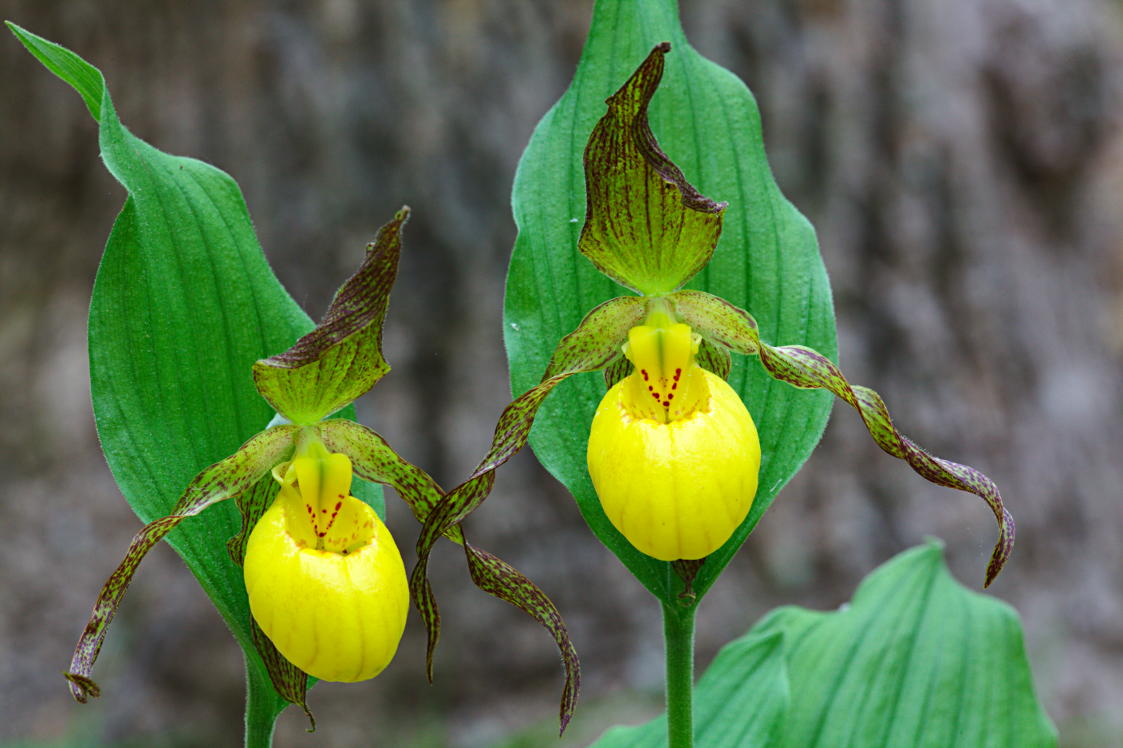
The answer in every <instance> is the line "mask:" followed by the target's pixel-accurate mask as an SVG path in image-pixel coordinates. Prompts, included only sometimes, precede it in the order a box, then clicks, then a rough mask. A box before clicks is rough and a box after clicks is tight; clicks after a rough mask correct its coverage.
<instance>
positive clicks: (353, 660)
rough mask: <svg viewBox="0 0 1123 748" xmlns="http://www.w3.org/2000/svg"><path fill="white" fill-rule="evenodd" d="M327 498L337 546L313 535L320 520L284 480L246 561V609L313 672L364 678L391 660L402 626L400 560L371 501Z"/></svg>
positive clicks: (405, 598) (405, 602) (404, 602)
mask: <svg viewBox="0 0 1123 748" xmlns="http://www.w3.org/2000/svg"><path fill="white" fill-rule="evenodd" d="M301 478H302V480H303V476H301ZM348 483H349V481H348ZM349 488H350V486H349V485H348V486H347V487H346V488H345V489H344V490H347V489H349ZM336 503H338V504H339V507H338V510H336V509H335V504H336ZM326 508H327V509H328V513H327V514H326V515H324V516H330V514H331V513H332V512H333V511H334V512H336V514H335V517H334V521H333V522H332V530H333V532H332V533H331V535H332V536H334V537H336V538H337V539H338V540H337V541H336V542H335V543H332V544H331V545H334V546H335V547H338V548H340V550H328V549H320V550H317V548H316V547H315V544H314V542H312V543H310V542H309V541H310V540H314V539H315V536H316V535H317V534H318V532H315V531H314V530H313V529H312V528H313V527H324V526H326V520H323V519H320V521H319V523H317V524H316V525H312V523H311V521H310V518H309V516H308V514H309V505H308V504H306V503H305V502H304V501H302V500H301V498H300V495H299V492H296V491H292V492H288V491H285V490H282V492H281V494H280V495H278V497H277V499H276V500H275V501H274V502H273V505H272V506H271V507H270V508H269V510H268V511H266V513H265V515H264V516H263V517H262V518H261V520H260V521H259V522H258V523H257V525H256V527H255V528H254V530H253V532H252V533H251V535H250V539H249V542H248V544H247V547H246V557H245V569H244V571H245V581H246V590H247V591H248V593H249V601H250V611H251V612H252V613H253V617H254V619H255V620H256V621H257V623H258V625H259V626H261V630H262V631H264V632H265V635H266V636H268V637H269V639H270V640H271V641H272V642H273V644H274V645H275V646H276V647H277V650H278V651H279V652H280V653H281V654H282V655H284V656H285V658H286V659H288V660H289V661H290V662H292V663H293V664H294V665H296V666H297V667H299V668H300V669H301V670H303V671H305V672H306V673H308V674H309V675H312V676H315V677H316V678H319V679H320V680H328V681H345V682H354V681H361V680H366V679H368V678H373V677H374V676H376V675H378V673H380V672H381V671H382V670H383V669H384V668H385V667H386V666H387V665H388V664H390V661H391V660H392V659H393V657H394V654H395V652H397V649H398V643H399V641H400V640H401V637H402V632H403V631H404V630H405V621H406V613H407V610H408V606H409V592H408V587H407V583H406V574H405V567H404V565H403V564H402V557H401V554H400V553H399V552H398V548H397V546H396V545H395V544H394V539H393V538H392V537H391V536H390V531H389V530H388V529H387V528H386V526H385V525H384V524H383V523H382V520H380V519H379V518H378V515H376V514H375V513H374V510H372V509H371V508H370V507H369V506H367V505H366V504H364V503H363V502H361V501H359V500H358V499H356V498H354V497H353V496H347V495H344V497H343V498H342V499H339V500H337V501H335V502H333V503H332V504H331V505H330V506H329V507H326ZM293 529H296V530H298V531H297V532H293V531H292V530H293ZM353 538H354V539H353Z"/></svg>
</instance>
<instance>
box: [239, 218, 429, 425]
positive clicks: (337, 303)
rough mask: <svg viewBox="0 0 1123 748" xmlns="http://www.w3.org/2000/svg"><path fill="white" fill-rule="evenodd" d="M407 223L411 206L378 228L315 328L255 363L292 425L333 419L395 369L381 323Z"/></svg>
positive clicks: (263, 387)
mask: <svg viewBox="0 0 1123 748" xmlns="http://www.w3.org/2000/svg"><path fill="white" fill-rule="evenodd" d="M408 219H409V208H405V207H403V208H402V209H401V210H399V211H398V212H397V214H396V215H395V216H394V219H393V220H392V221H390V222H389V223H387V224H386V225H385V226H383V227H382V228H381V229H379V231H378V237H377V238H376V239H375V240H374V241H373V242H372V243H371V244H370V245H369V246H368V247H367V256H366V259H365V260H364V261H363V264H362V265H361V266H359V269H358V270H357V271H355V274H354V275H352V276H351V277H350V278H348V279H347V281H346V282H345V283H344V284H343V286H342V287H341V288H340V289H339V291H338V292H337V293H336V294H335V298H334V299H332V302H331V306H329V307H328V311H327V313H326V314H324V318H323V320H321V321H320V324H318V325H316V329H314V330H312V332H310V333H308V334H307V335H305V336H304V337H302V338H301V339H300V340H298V341H296V343H295V344H294V345H293V346H292V348H289V349H288V350H287V351H284V352H283V353H278V354H277V355H275V356H270V357H269V358H266V359H262V360H261V361H258V362H257V363H255V364H254V365H253V380H254V384H256V385H257V391H258V392H260V393H261V396H262V397H264V398H265V399H266V400H267V401H269V404H270V405H272V406H273V407H274V408H276V410H277V412H278V413H280V414H281V415H283V416H285V417H286V418H288V419H289V420H290V421H292V422H293V423H301V424H313V423H317V422H319V421H320V420H322V419H324V418H327V417H328V416H329V415H331V414H332V413H334V412H335V411H337V410H339V409H340V408H342V407H343V406H345V405H347V404H348V403H351V402H354V401H355V400H356V399H357V398H358V397H359V395H362V394H363V393H364V392H366V391H367V390H369V389H370V388H371V387H373V386H374V384H375V382H377V381H378V380H379V379H381V378H382V377H383V376H384V375H385V374H386V372H388V371H390V365H389V364H388V363H386V359H384V358H383V357H382V323H383V321H384V320H385V319H386V307H387V306H388V305H389V303H390V289H391V288H392V287H393V286H394V279H395V278H396V277H397V276H398V257H399V256H400V255H401V249H402V237H401V233H402V226H403V225H404V224H405V222H406V221H407V220H408Z"/></svg>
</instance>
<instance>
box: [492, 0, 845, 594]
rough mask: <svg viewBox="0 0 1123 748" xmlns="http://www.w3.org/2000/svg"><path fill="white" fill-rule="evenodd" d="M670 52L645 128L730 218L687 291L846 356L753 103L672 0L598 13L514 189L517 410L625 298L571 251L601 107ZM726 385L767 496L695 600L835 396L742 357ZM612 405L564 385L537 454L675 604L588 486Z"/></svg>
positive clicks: (788, 471) (509, 304) (661, 574)
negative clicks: (706, 54)
mask: <svg viewBox="0 0 1123 748" xmlns="http://www.w3.org/2000/svg"><path fill="white" fill-rule="evenodd" d="M662 42H670V43H671V50H670V52H668V53H667V55H666V59H665V71H664V74H663V79H662V82H661V83H660V85H659V88H658V90H657V91H656V93H655V95H654V98H653V99H652V101H651V104H650V106H649V112H648V114H649V119H650V126H651V129H652V131H653V133H654V135H655V137H656V138H657V139H658V145H659V146H660V147H661V148H662V150H663V151H664V152H665V153H666V155H667V156H668V157H669V158H670V160H671V161H673V162H674V164H676V165H677V166H678V167H679V168H680V169H681V170H682V173H683V174H684V176H685V178H686V179H687V180H688V181H689V183H690V184H692V185H693V186H694V187H695V188H697V191H698V192H699V193H701V194H702V195H705V196H706V197H707V198H709V199H711V200H714V201H720V202H727V203H728V204H729V207H728V208H727V209H726V212H725V215H724V224H723V229H722V233H721V238H720V241H719V242H718V246H717V249H716V250H715V252H714V255H713V258H712V260H711V261H710V263H709V264H708V265H707V266H706V267H705V268H703V269H702V270H701V272H699V273H698V275H696V276H695V277H694V278H693V279H692V280H691V282H690V283H689V284H688V287H689V288H695V289H700V290H705V291H707V292H709V293H712V294H715V295H717V296H720V297H722V298H725V299H728V300H729V301H730V302H732V303H733V304H735V305H737V306H738V307H741V308H745V309H749V310H750V311H752V313H753V314H754V315H755V316H756V318H757V319H758V320H759V322H760V325H761V336H762V338H764V339H765V340H767V341H768V342H770V343H772V344H774V345H789V344H800V345H807V346H810V347H812V348H814V349H815V350H817V351H820V352H822V353H823V354H825V355H827V356H828V357H830V358H834V357H836V355H837V354H836V339H835V327H834V313H833V309H832V305H831V294H830V286H829V284H828V282H827V277H826V272H825V270H824V267H823V263H822V260H821V258H820V256H819V252H818V246H817V243H816V240H815V233H814V230H813V229H812V228H811V226H810V224H808V222H807V221H806V219H804V218H803V216H801V215H800V214H799V212H798V211H797V210H796V209H795V208H794V207H793V206H792V205H791V204H790V203H789V202H788V201H787V200H786V199H785V198H784V196H783V195H782V194H781V193H780V191H779V188H778V187H777V186H776V183H775V181H774V179H773V177H772V173H771V171H770V169H769V166H768V162H767V159H766V157H765V152H764V144H763V140H762V137H761V128H760V116H759V114H758V112H757V109H756V104H755V102H754V100H753V97H752V94H750V93H749V91H748V89H747V88H745V85H744V84H743V83H742V82H741V81H740V80H738V79H737V78H736V77H735V76H733V75H732V74H730V73H729V72H728V71H726V70H724V69H722V68H720V67H718V66H717V65H715V64H713V63H712V62H710V61H708V60H706V59H705V58H703V57H702V56H701V55H700V54H698V52H696V51H695V50H694V49H693V48H692V47H691V46H690V45H689V43H688V42H687V40H686V38H685V35H684V33H683V31H682V28H681V25H680V23H679V17H678V9H677V7H676V3H675V2H674V0H640V1H637V2H614V1H608V0H600V1H599V2H597V4H596V7H595V10H594V13H593V20H592V25H591V27H590V29H589V36H588V40H587V42H586V45H585V50H584V52H583V54H582V57H581V62H580V64H579V65H578V68H577V71H576V73H575V75H574V78H573V82H572V84H571V85H570V87H569V89H568V90H567V91H566V93H565V94H564V96H562V98H561V100H560V101H558V103H557V104H555V105H554V107H553V108H552V109H551V110H550V111H549V112H548V113H547V114H546V116H545V117H544V118H543V119H542V121H541V122H540V123H539V125H538V127H537V128H536V130H535V132H534V135H533V137H532V138H531V141H530V144H529V145H528V146H527V149H526V151H525V153H524V154H523V157H522V160H521V161H520V163H519V169H518V173H517V175H516V178H515V187H514V194H513V198H512V203H513V209H514V215H515V222H516V224H517V225H518V229H519V234H518V239H517V240H516V243H515V248H514V252H513V254H512V257H511V264H510V268H509V272H508V277H507V293H506V299H505V308H504V321H505V324H504V334H505V342H506V345H507V352H508V356H509V359H510V366H511V385H512V390H513V392H514V393H515V394H516V395H517V394H519V393H522V392H526V391H527V390H529V389H530V388H531V387H533V386H535V385H536V384H537V383H538V382H539V380H540V379H541V377H542V375H543V372H544V371H545V370H546V365H547V362H548V361H549V359H550V355H551V353H552V351H553V350H554V346H556V345H557V343H558V341H559V340H561V338H562V336H564V335H566V334H567V333H569V332H570V331H571V330H573V329H575V328H576V327H577V324H578V323H579V322H580V321H581V319H582V317H583V316H584V315H585V313H587V312H588V311H589V310H590V309H592V308H593V307H595V306H596V305H597V304H600V303H601V302H603V301H605V300H607V299H610V298H612V297H614V296H619V295H620V293H621V287H620V286H618V285H616V284H614V283H613V282H612V281H611V280H609V278H607V277H605V276H604V275H602V274H601V273H600V272H598V271H597V269H596V268H595V267H594V266H593V264H592V263H591V262H589V261H588V260H587V259H585V258H584V257H582V256H581V255H580V254H579V253H578V251H577V243H578V237H579V233H580V231H581V228H582V225H583V221H584V216H585V207H586V206H585V201H586V195H585V180H584V170H583V167H582V154H583V151H584V148H585V145H586V142H587V141H588V139H589V135H590V133H591V132H592V130H593V127H594V125H596V123H597V122H598V120H599V119H600V118H601V117H602V116H603V115H604V114H605V112H606V106H605V99H606V98H607V97H609V96H611V95H612V94H613V93H614V92H616V91H617V90H618V89H619V88H620V86H621V85H623V83H624V82H625V81H626V80H628V78H629V76H631V75H632V73H633V72H634V71H635V70H636V68H637V67H638V66H639V65H640V63H642V62H643V61H644V59H645V58H646V57H647V55H648V54H649V53H650V52H651V50H652V49H653V48H654V47H655V45H657V44H660V43H662ZM715 363H720V362H715ZM729 382H730V384H731V385H732V386H733V388H734V389H735V390H737V391H738V392H739V393H740V394H741V396H742V397H743V398H744V400H745V402H746V404H747V405H748V408H749V411H750V413H751V414H752V416H753V418H754V420H755V421H756V424H757V429H758V431H759V433H760V438H761V450H762V465H761V475H760V488H759V490H758V492H757V496H756V500H755V503H754V504H753V508H752V510H751V512H750V514H749V516H748V518H747V519H746V520H745V522H744V523H743V525H742V526H741V527H740V528H739V529H738V530H737V531H736V532H735V533H734V535H733V537H732V538H730V540H729V541H728V542H727V543H726V544H725V546H723V547H722V548H721V549H719V550H718V551H716V552H715V553H714V554H711V556H710V557H709V558H708V559H707V562H706V564H705V565H704V566H703V567H702V568H701V569H700V570H699V573H698V576H697V578H696V580H695V584H694V588H695V591H696V592H697V593H698V595H699V597H700V596H701V594H702V593H704V592H705V590H706V589H707V588H708V587H709V586H710V585H711V584H712V583H713V581H714V579H715V578H716V576H717V574H718V573H719V572H720V571H721V569H722V568H724V567H725V565H726V564H727V563H728V562H729V560H730V558H731V557H732V555H733V553H734V552H735V551H736V550H737V548H738V547H740V545H741V543H742V542H743V541H744V539H745V537H746V536H747V535H748V533H749V532H750V530H751V529H752V528H753V527H754V526H755V525H756V523H757V522H758V521H759V520H760V517H761V515H762V514H763V512H764V511H765V509H767V508H768V505H769V504H770V503H771V502H772V500H773V498H774V497H775V496H776V493H777V492H778V491H779V490H780V489H781V488H782V487H783V486H784V484H786V483H787V481H788V480H789V479H790V478H791V477H792V476H793V475H794V474H795V472H796V471H797V470H798V469H799V467H800V466H801V465H802V464H803V462H804V461H805V460H806V459H807V457H808V455H809V454H810V452H811V450H812V448H813V447H814V446H815V444H816V443H817V442H818V440H819V437H820V436H821V435H822V431H823V428H824V426H825V425H826V420H827V416H828V414H829V412H830V408H831V396H830V395H829V394H826V393H821V392H805V391H800V390H796V389H794V388H792V387H790V386H788V385H786V384H783V383H780V382H776V381H775V380H773V379H772V378H771V377H769V376H768V375H767V373H765V372H764V371H763V369H762V368H761V366H760V363H759V361H757V360H755V359H745V358H743V357H741V356H737V357H735V358H734V361H733V367H732V371H731V373H730V376H729ZM605 391H606V387H605V384H604V377H603V376H601V375H598V374H584V375H580V376H576V377H573V378H572V379H571V380H569V381H567V382H565V383H563V384H561V385H560V386H559V387H558V388H557V390H556V391H555V392H554V393H553V394H551V396H550V397H548V398H547V399H546V400H545V402H544V403H543V405H542V408H541V410H540V411H539V413H538V416H537V420H536V422H535V426H534V429H533V431H532V432H531V436H530V443H531V446H532V448H533V449H534V452H535V454H536V455H537V457H538V459H539V460H540V461H541V462H542V464H543V465H544V466H545V467H546V468H547V470H549V471H550V473H551V474H553V475H554V476H555V477H556V478H557V479H558V480H560V481H561V482H562V483H564V484H565V486H566V487H567V488H568V489H569V490H570V491H571V492H572V493H573V495H574V497H575V498H576V499H577V503H578V506H579V507H580V510H581V513H582V515H583V516H584V517H585V520H586V521H587V522H588V523H589V526H590V527H591V528H592V530H593V531H594V532H595V533H596V534H597V536H598V537H599V538H600V539H601V540H602V542H604V543H605V544H606V545H607V546H608V547H609V548H611V549H612V551H613V552H614V553H616V555H617V556H619V557H620V559H621V560H622V561H623V563H624V564H625V565H626V566H627V567H628V568H629V569H630V570H631V571H632V573H633V574H635V575H636V577H637V578H638V579H639V580H640V581H641V582H642V583H643V584H644V585H645V586H646V587H647V588H648V589H649V590H651V591H652V592H653V593H654V594H655V595H656V596H658V597H659V598H660V599H662V600H664V601H665V602H670V601H672V600H673V599H674V598H675V596H676V595H677V593H678V591H679V590H680V589H681V583H680V582H679V581H678V579H677V577H675V576H674V575H673V574H671V573H669V569H668V566H667V564H665V563H663V562H658V561H655V560H654V559H650V558H648V557H646V556H644V555H643V554H641V553H639V552H638V551H636V550H635V549H634V548H632V547H631V545H630V544H629V543H628V542H627V541H626V540H625V539H624V538H623V537H622V536H620V535H619V533H617V532H616V530H615V529H614V528H613V527H612V526H611V524H610V523H609V521H608V519H607V518H606V517H605V515H604V512H603V511H602V510H601V507H600V503H599V501H598V500H597V497H596V494H595V492H594V490H593V486H592V483H591V481H590V479H589V475H588V470H587V468H586V458H585V450H586V444H587V440H588V435H589V426H590V424H591V422H592V417H593V413H594V412H595V410H596V407H597V404H598V403H599V402H600V399H601V398H602V397H603V395H604V393H605Z"/></svg>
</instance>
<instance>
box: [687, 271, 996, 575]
mask: <svg viewBox="0 0 1123 748" xmlns="http://www.w3.org/2000/svg"><path fill="white" fill-rule="evenodd" d="M669 298H670V300H671V302H672V303H673V304H674V305H675V309H676V311H677V313H678V316H679V317H680V318H681V319H682V320H683V321H684V322H686V324H688V325H690V326H691V327H693V328H694V329H696V330H698V331H699V332H701V333H702V334H703V335H704V336H706V337H708V338H710V339H711V340H714V341H717V342H719V343H721V344H722V345H725V346H728V347H729V348H731V349H732V350H734V351H736V352H737V353H743V354H746V355H751V354H757V355H759V356H760V361H761V363H762V364H763V365H764V369H765V370H766V371H767V372H768V373H769V375H770V376H772V377H773V378H774V379H777V380H779V381H781V382H787V383H788V384H791V385H794V386H796V387H799V388H802V389H823V390H827V391H829V392H832V393H834V395H835V396H836V397H838V398H840V399H841V400H843V401H845V402H846V403H848V404H849V405H851V406H852V407H854V408H855V409H856V410H857V411H858V413H859V415H861V417H862V421H863V422H864V423H865V425H866V428H867V429H868V430H869V432H870V436H872V437H873V439H874V441H875V442H877V445H878V446H879V447H881V449H882V451H884V452H885V453H886V454H889V455H892V456H893V457H897V458H900V459H902V460H904V461H905V462H907V463H908V464H909V466H910V467H912V469H913V470H915V471H916V472H917V473H918V474H919V475H920V476H921V477H922V478H924V479H925V480H928V481H931V482H932V483H935V484H937V485H941V486H947V487H948V488H955V489H958V490H960V491H967V492H968V493H973V494H975V495H976V496H978V497H979V498H981V499H982V500H983V501H985V502H986V503H987V506H989V507H990V509H991V511H992V512H994V517H995V520H996V521H997V522H998V542H997V543H996V544H995V546H994V552H993V553H992V554H991V558H990V563H989V564H988V565H987V571H986V579H985V581H984V583H983V586H984V587H989V586H990V583H991V582H993V581H994V578H995V577H996V576H998V572H1000V571H1002V567H1003V566H1004V565H1005V564H1006V561H1007V559H1009V557H1010V552H1011V550H1012V549H1013V547H1014V518H1013V517H1011V516H1010V512H1008V511H1007V510H1006V508H1005V507H1004V506H1003V505H1002V495H1001V494H1000V493H999V491H998V487H997V486H996V485H995V484H994V482H993V481H992V480H991V479H990V478H988V477H987V476H985V475H983V474H982V473H981V472H979V471H978V470H976V469H975V468H973V467H969V466H967V465H960V464H958V463H955V462H951V461H949V460H944V459H941V458H939V457H936V456H934V455H932V454H930V453H929V452H927V451H925V450H924V449H922V448H921V447H919V446H917V445H916V444H915V443H914V442H913V441H912V440H911V439H909V438H908V437H906V436H904V435H903V434H902V433H901V432H900V431H898V430H897V428H896V426H894V425H893V421H892V419H891V418H890V417H889V410H888V408H886V407H885V402H884V401H883V400H882V399H881V396H880V395H878V394H877V393H876V392H874V391H873V390H871V389H869V388H868V387H860V386H858V385H851V384H850V383H849V382H847V381H846V377H844V376H843V375H842V372H841V371H840V370H839V368H838V366H836V365H835V364H834V363H833V362H832V361H831V360H830V359H828V358H827V357H826V356H823V355H822V354H820V353H817V352H815V351H813V350H811V349H810V348H805V347H803V346H798V345H787V346H780V347H774V346H771V345H768V344H767V343H765V342H763V341H762V340H761V339H760V334H759V330H758V327H757V323H756V320H754V319H753V318H752V316H751V315H750V314H749V313H748V312H746V311H745V310H743V309H738V308H737V307H735V306H733V305H732V304H730V303H729V302H727V301H725V300H723V299H719V298H718V297H716V296H711V295H710V294H707V293H704V292H702V291H680V292H678V293H676V294H673V295H672V296H671V297H669Z"/></svg>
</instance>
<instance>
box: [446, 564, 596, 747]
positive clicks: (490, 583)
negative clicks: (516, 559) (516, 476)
mask: <svg viewBox="0 0 1123 748" xmlns="http://www.w3.org/2000/svg"><path fill="white" fill-rule="evenodd" d="M464 553H465V555H466V556H467V557H468V571H469V573H471V575H472V581H473V582H475V583H476V586H477V587H479V588H480V589H481V590H483V591H484V592H487V593H489V594H491V595H494V596H495V597H498V598H499V599H500V600H506V601H507V602H509V603H511V604H512V605H514V606H515V607H517V608H519V609H520V610H522V611H524V612H525V613H527V614H528V615H529V616H531V617H532V618H534V619H535V620H536V621H538V622H539V623H540V624H542V625H543V626H544V627H546V629H547V630H548V631H549V632H550V633H551V634H552V635H553V637H554V641H555V642H557V645H558V650H560V651H561V655H562V664H563V665H564V666H565V687H564V688H563V689H562V700H561V708H560V713H559V720H560V722H561V732H563V733H564V732H565V727H566V725H568V724H569V720H570V718H571V717H572V716H573V710H574V709H576V708H577V693H578V691H579V690H580V689H581V664H580V662H579V661H578V659H577V650H576V649H574V648H573V642H572V641H570V639H569V632H568V631H567V630H566V627H565V621H563V620H562V617H561V614H560V613H559V612H558V609H557V608H556V607H555V606H554V603H553V602H552V601H551V600H550V598H548V597H546V594H545V593H544V592H542V590H540V589H539V588H538V587H537V586H536V585H535V584H534V583H533V582H531V581H530V580H529V579H527V578H526V577H525V576H524V575H523V574H521V573H519V571H518V570H517V569H515V568H514V567H513V566H511V565H510V564H508V563H507V562H506V561H504V560H503V559H501V558H497V557H496V556H493V555H492V554H490V553H488V552H487V551H485V550H482V549H480V548H476V547H475V546H473V545H471V544H470V543H465V544H464Z"/></svg>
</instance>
